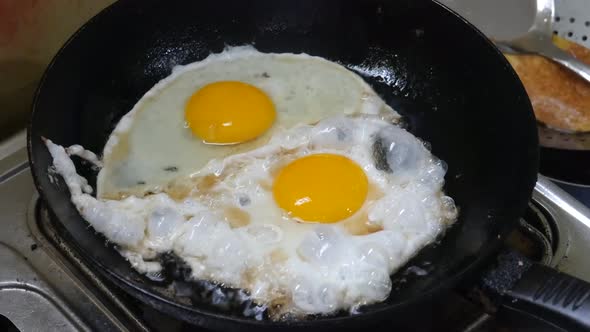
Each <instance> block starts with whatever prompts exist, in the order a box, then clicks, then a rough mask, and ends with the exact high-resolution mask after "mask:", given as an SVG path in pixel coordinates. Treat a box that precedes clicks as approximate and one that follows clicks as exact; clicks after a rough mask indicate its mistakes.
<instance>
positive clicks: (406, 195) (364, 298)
mask: <svg viewBox="0 0 590 332" xmlns="http://www.w3.org/2000/svg"><path fill="white" fill-rule="evenodd" d="M46 144H47V147H48V149H49V151H50V153H51V154H52V156H53V158H54V165H55V168H56V170H57V172H58V173H59V174H61V175H62V176H63V177H64V179H65V181H66V183H67V184H68V186H69V189H70V192H71V194H72V202H73V203H74V204H75V205H76V207H77V208H78V211H80V213H81V215H82V216H83V217H84V219H86V220H87V221H88V222H89V223H90V224H91V225H92V226H93V227H94V229H95V230H97V231H98V232H101V233H103V234H104V235H105V236H106V237H107V238H109V239H110V240H112V241H113V242H116V243H117V244H119V246H120V247H121V253H122V254H123V255H124V256H125V257H127V258H128V259H129V260H130V262H131V263H132V264H133V265H134V267H135V268H136V269H137V270H139V271H141V272H144V273H150V272H154V271H159V270H161V269H162V266H161V265H160V263H159V262H158V260H157V257H158V255H159V254H162V253H168V252H173V253H174V254H175V255H177V256H178V257H181V258H182V259H183V260H184V261H185V262H186V263H187V264H188V266H190V268H191V273H192V277H193V278H194V279H201V280H209V281H213V282H216V283H219V284H223V285H226V286H229V287H235V288H240V289H243V290H245V291H246V292H247V293H248V294H249V296H250V297H251V299H252V300H253V301H255V302H256V303H258V304H260V305H263V306H265V307H267V308H268V311H269V313H270V317H271V318H272V319H281V318H284V317H285V316H286V315H288V316H290V317H293V316H299V317H301V316H305V315H308V314H330V313H334V312H336V311H338V310H351V311H352V310H355V309H356V308H358V306H361V305H365V304H370V303H375V302H379V301H383V300H384V299H386V298H387V297H388V296H389V293H390V291H391V287H392V285H391V279H390V275H391V274H392V273H394V272H395V271H396V270H397V269H399V268H400V267H401V266H402V265H403V264H404V263H406V262H407V261H408V260H409V259H410V258H411V257H412V256H414V255H415V254H416V253H417V252H418V251H419V250H420V249H421V248H423V247H424V246H425V245H427V244H429V243H431V242H432V241H434V240H435V239H436V237H437V236H439V235H440V234H442V233H443V232H444V230H445V229H446V228H447V227H448V226H449V225H451V224H452V223H453V222H454V220H455V219H456V215H457V210H456V208H455V204H454V202H453V200H452V198H450V197H448V196H446V195H445V194H444V193H443V191H442V187H443V184H444V175H445V172H446V169H445V167H444V163H443V162H441V161H440V160H438V159H437V158H436V157H434V156H433V155H432V154H431V153H430V151H429V150H428V149H426V148H425V146H424V144H423V143H422V142H421V141H420V140H419V139H417V138H416V137H414V136H413V135H412V134H411V133H409V132H407V131H406V130H404V129H402V128H400V127H399V126H397V125H395V124H392V123H391V122H390V121H387V120H384V119H382V118H381V117H380V116H378V115H339V116H330V117H326V118H324V119H322V120H321V121H319V122H318V123H316V124H299V125H295V126H293V127H291V128H289V129H284V130H280V131H273V132H272V135H271V136H270V138H269V139H268V141H267V142H266V143H265V144H264V145H262V146H259V147H256V148H253V149H250V150H248V151H244V152H241V153H235V154H232V155H228V156H225V157H220V158H214V159H211V160H209V161H208V162H207V163H206V164H205V165H204V166H203V167H201V168H200V169H198V170H196V171H194V172H193V173H192V174H191V176H189V177H185V176H179V177H177V178H176V179H172V180H170V183H169V185H168V186H167V187H166V188H167V190H168V191H167V190H163V191H162V192H161V193H155V194H151V195H146V196H144V197H136V196H129V197H126V198H123V199H120V200H108V199H96V198H94V197H92V196H91V195H89V194H88V191H89V189H88V188H87V183H86V181H85V180H84V178H82V177H80V176H79V175H78V174H77V173H76V170H75V167H74V164H73V163H72V161H71V159H70V157H69V155H68V153H67V152H66V150H65V149H64V148H63V147H61V146H59V145H56V144H54V143H52V142H51V141H49V140H47V142H46Z"/></svg>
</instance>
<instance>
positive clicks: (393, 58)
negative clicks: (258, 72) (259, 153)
mask: <svg viewBox="0 0 590 332" xmlns="http://www.w3.org/2000/svg"><path fill="white" fill-rule="evenodd" d="M243 44H253V45H254V46H255V47H256V48H257V49H258V50H260V51H262V52H293V53H299V52H305V53H308V54H312V55H317V56H322V57H324V58H326V59H329V60H332V61H336V62H339V63H341V64H343V65H346V66H364V67H371V68H378V69H380V70H381V71H380V72H381V73H383V75H381V76H373V77H371V76H364V78H365V79H366V81H367V82H368V83H369V84H371V85H372V86H373V88H374V89H375V90H376V91H377V92H378V93H379V94H380V95H381V96H382V97H383V98H384V100H385V101H386V102H387V103H389V104H390V105H391V106H392V107H393V108H394V109H396V110H398V111H399V112H400V113H401V114H402V115H403V116H404V117H405V119H406V124H407V128H408V130H410V131H411V132H413V133H414V134H415V135H417V136H418V137H420V138H422V139H424V140H425V141H428V142H430V143H431V144H432V151H433V153H434V154H435V155H437V156H438V157H440V158H441V159H443V160H445V161H446V162H447V163H448V166H449V170H448V174H447V176H446V184H445V191H446V192H447V193H448V194H449V195H450V196H452V197H453V198H454V199H455V201H456V203H457V205H458V206H459V208H460V217H459V220H458V222H457V223H456V225H454V226H453V227H452V228H451V229H450V230H449V231H448V232H447V234H446V235H445V236H444V238H443V239H442V240H441V241H440V242H439V243H437V244H435V245H432V246H429V247H427V248H425V249H424V250H422V251H421V252H420V253H419V254H418V256H417V257H415V258H414V259H413V260H412V261H411V262H410V263H409V264H410V265H418V266H423V267H425V266H428V273H427V274H426V275H425V276H422V277H416V278H410V279H409V280H407V281H406V282H405V283H402V278H401V277H400V276H399V273H398V274H396V275H394V276H392V278H393V279H394V282H395V283H396V285H400V286H399V287H396V288H395V289H394V290H393V291H392V293H391V295H390V296H389V298H388V299H387V300H385V301H384V302H382V303H378V304H373V305H369V306H365V307H363V308H361V309H360V310H359V313H357V314H355V315H350V314H347V313H338V314H335V315H333V316H329V317H311V318H310V319H306V320H299V321H288V322H272V321H269V320H265V319H263V320H261V321H259V320H255V319H252V318H247V317H244V316H243V315H241V314H240V313H236V312H235V311H231V310H222V309H220V308H216V307H212V306H210V305H208V304H207V303H205V301H204V300H203V299H202V298H200V297H199V296H198V295H194V296H193V297H191V298H190V300H192V302H191V301H189V300H187V299H186V298H184V297H182V296H180V295H179V294H178V293H175V292H174V290H172V288H171V286H170V285H166V284H161V283H156V282H154V281H152V280H149V279H147V278H146V277H144V276H142V275H140V274H138V273H137V272H136V271H134V270H133V269H132V268H131V267H130V265H129V264H128V263H127V262H126V261H125V260H124V259H123V258H122V257H121V256H120V255H119V254H118V253H117V252H116V251H115V250H114V248H113V245H105V239H104V238H103V237H102V236H101V235H100V234H96V233H95V232H94V231H93V230H92V229H91V228H90V227H89V226H88V224H87V223H86V222H85V221H84V220H83V219H82V218H81V217H80V215H79V214H78V212H77V210H76V209H75V207H74V206H73V205H72V204H71V202H70V194H69V192H68V190H67V187H66V186H65V184H64V183H63V181H58V182H57V183H51V182H50V179H49V176H48V169H49V167H50V166H51V165H52V159H51V156H50V154H49V153H48V151H47V149H46V147H45V146H44V144H43V142H42V137H43V136H44V137H47V138H50V139H52V140H53V141H54V142H56V143H58V144H61V145H71V144H82V145H83V146H85V147H86V148H88V149H90V150H93V151H97V152H99V151H102V148H103V146H104V144H105V142H106V140H107V138H108V136H109V134H110V133H111V131H112V129H113V128H114V126H115V125H116V123H117V122H118V120H119V119H120V118H121V117H122V116H123V115H124V114H125V113H126V112H127V111H128V110H130V109H131V108H132V106H133V105H134V103H135V102H137V101H138V100H139V98H140V97H141V96H142V95H143V93H145V92H146V91H147V90H148V89H149V88H150V87H152V86H153V85H154V84H155V83H156V82H158V81H159V80H160V79H162V78H164V77H166V76H167V75H169V74H170V73H171V69H172V67H173V66H175V65H178V64H186V63H190V62H194V61H198V60H200V59H203V58H204V57H206V56H207V55H209V54H210V53H212V52H220V51H222V50H223V49H224V47H225V46H227V45H243ZM326 88H327V89H329V88H330V87H326ZM28 135H29V136H28V150H29V158H30V164H31V169H32V172H33V176H34V180H35V184H36V186H37V188H38V190H39V193H40V195H41V197H42V199H43V200H44V201H45V202H46V204H47V206H48V207H49V211H50V213H51V214H52V216H53V219H54V220H56V222H57V224H59V225H60V227H62V228H63V230H64V231H65V233H66V234H67V236H69V237H70V239H71V241H72V242H73V243H74V245H75V246H76V247H77V249H79V251H80V253H81V254H82V255H83V257H84V258H85V259H86V260H88V261H89V262H90V263H91V264H93V265H94V266H95V267H96V268H97V270H98V271H100V272H101V273H102V274H104V276H105V277H107V278H108V279H109V280H111V281H112V282H113V283H115V284H116V285H117V286H118V287H120V288H122V289H123V290H124V291H126V292H127V293H129V294H131V295H132V296H134V297H136V298H138V299H139V300H141V301H143V302H145V303H147V304H149V305H151V306H153V307H154V308H156V309H158V310H160V311H163V312H165V313H168V314H170V315H172V316H174V317H176V318H179V319H182V320H184V321H187V322H190V323H192V324H196V325H199V326H203V327H207V328H213V329H219V330H229V329H245V330H261V329H262V330H275V329H277V328H283V329H295V330H296V329H312V330H324V329H327V328H328V329H342V328H354V327H359V326H363V327H366V326H368V325H367V324H369V323H371V322H377V321H381V320H383V319H388V320H401V319H402V318H403V317H404V316H405V315H407V314H408V313H412V312H415V311H416V310H417V308H420V307H421V306H423V305H427V304H428V303H431V301H432V297H433V296H440V294H442V292H443V291H444V290H446V289H449V288H451V287H453V286H454V285H456V284H457V283H458V282H459V281H461V280H465V278H467V277H469V276H471V275H472V274H473V273H474V272H475V271H478V269H479V268H480V267H481V266H482V263H484V262H486V261H487V262H489V259H488V258H490V257H491V255H492V254H495V253H497V250H498V248H499V247H500V245H501V242H502V239H503V237H504V236H505V235H506V234H507V233H508V232H509V231H511V230H512V229H513V228H514V227H515V226H516V222H517V219H518V218H519V217H520V216H521V215H522V214H523V212H524V210H525V207H526V206H527V202H528V200H529V199H530V195H531V191H532V189H533V186H534V184H535V180H536V174H537V166H538V165H537V164H538V160H537V159H538V156H537V155H538V141H537V132H536V124H535V120H534V117H533V113H532V110H531V106H530V103H529V100H528V98H527V96H526V94H525V91H524V89H523V87H522V86H521V84H520V82H519V80H518V79H517V77H516V75H515V74H514V72H513V71H512V69H511V67H510V66H509V65H508V63H507V62H506V61H505V60H504V58H503V57H502V55H501V54H500V53H499V52H498V51H497V50H496V49H495V48H494V47H493V45H492V44H491V43H490V42H489V41H488V40H487V39H486V38H485V37H483V35H482V34H481V33H479V32H478V31H477V30H475V29H474V28H473V27H472V26H470V25H469V24H468V23H466V22H465V21H464V20H463V19H461V18H460V17H458V16H457V15H456V14H454V13H452V12H451V11H449V10H447V9H446V8H445V7H443V6H442V5H440V4H438V3H436V2H431V1H416V0H405V1H401V0H400V1H382V0H370V1H340V0H325V1H316V0H300V1H290V2H287V1H274V0H259V1H254V2H250V1H242V0H225V1H218V0H216V1H215V0H203V1H181V0H173V1H163V0H162V1H158V0H143V1H139V0H123V1H119V2H117V3H115V4H114V5H112V6H111V7H109V8H107V9H105V10H104V11H103V12H101V13H100V14H99V15H97V16H96V17H94V18H93V19H92V20H91V21H89V22H88V23H87V24H86V25H85V26H83V27H82V28H81V29H80V30H79V31H78V32H77V33H76V34H75V35H74V36H73V37H72V38H71V39H70V40H69V41H68V42H67V44H66V45H65V46H64V47H63V48H62V49H61V50H60V51H59V53H58V54H57V56H56V57H55V58H54V60H53V62H52V63H51V64H50V66H49V68H48V69H47V71H46V73H45V75H44V77H43V79H42V81H41V83H40V86H39V89H38V92H37V94H36V97H35V100H34V103H33V114H32V120H31V123H30V127H29V131H28ZM187 153H190V151H187ZM78 170H79V172H80V173H81V174H82V175H84V176H86V177H87V178H88V179H89V181H90V184H92V185H94V184H95V180H96V174H95V173H94V171H93V170H92V169H91V168H90V167H87V166H85V165H83V164H79V165H78ZM520 263H521V264H518V265H517V268H515V269H512V270H510V271H512V272H510V273H508V274H509V276H511V280H510V281H511V283H507V284H506V283H505V284H502V285H508V286H510V287H496V288H500V292H502V293H503V294H504V296H505V297H506V296H508V297H511V298H519V299H521V302H523V303H528V304H531V303H532V304H533V305H532V306H531V308H528V309H523V310H527V311H529V312H530V311H532V312H533V313H536V314H542V313H545V312H558V311H561V313H562V316H563V315H565V319H562V320H560V322H565V323H564V324H574V325H569V326H583V325H584V324H586V326H590V323H589V322H588V319H589V318H588V317H590V315H588V314H587V313H588V309H589V304H588V303H587V302H584V300H586V299H585V298H583V299H582V302H580V303H581V304H579V305H578V307H577V311H575V310H574V309H572V307H571V306H569V307H568V306H566V305H563V301H561V302H560V301H557V300H559V299H558V298H557V297H553V295H554V294H553V293H549V295H551V296H550V297H548V298H549V300H550V301H549V302H548V303H545V302H542V301H540V300H537V298H536V297H535V296H536V295H535V294H536V293H535V291H536V290H537V288H536V286H538V285H544V283H543V282H544V281H545V279H546V278H547V277H548V276H551V277H553V278H554V279H551V280H567V281H568V282H569V281H571V280H574V279H573V278H571V277H566V276H562V275H557V273H556V272H555V271H552V270H547V269H544V268H542V267H538V266H534V265H533V266H529V264H524V265H525V266H524V267H522V268H520V269H519V268H518V266H522V265H523V264H522V262H520ZM504 265H506V264H504ZM556 276H557V277H556ZM519 278H520V281H519ZM555 278H557V279H555ZM523 280H524V281H523ZM572 282H573V281H572ZM576 282H577V284H576V285H582V286H584V285H583V284H582V283H581V282H579V281H576ZM512 286H513V287H512ZM582 286H580V287H582ZM527 287H528V288H527ZM531 287H532V288H531ZM576 287H577V286H576ZM492 288H494V287H492ZM531 289H532V290H531ZM550 289H553V290H554V288H550ZM585 289H586V288H575V290H576V291H578V292H577V293H576V294H578V293H579V292H580V291H584V290H585ZM564 292H565V291H564ZM558 293H559V292H558ZM570 293H571V292H570ZM541 294H545V293H543V292H541ZM559 294H565V295H568V294H569V293H567V292H566V293H563V292H561V293H559ZM559 294H558V295H559ZM542 299H543V298H542ZM542 299H541V300H542ZM554 299H555V301H553V302H552V300H554ZM580 308H581V309H580ZM543 310H544V311H543ZM556 321H557V320H556ZM575 324H577V325H575Z"/></svg>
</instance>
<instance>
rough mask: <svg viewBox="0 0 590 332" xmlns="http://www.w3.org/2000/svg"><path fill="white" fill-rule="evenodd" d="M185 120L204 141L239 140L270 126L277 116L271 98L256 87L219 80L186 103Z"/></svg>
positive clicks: (200, 90)
mask: <svg viewBox="0 0 590 332" xmlns="http://www.w3.org/2000/svg"><path fill="white" fill-rule="evenodd" d="M184 117H185V120H186V122H187V124H188V126H189V128H190V129H191V131H192V132H193V134H194V135H196V136H197V137H199V138H201V139H202V140H203V141H204V142H205V143H211V144H236V143H241V142H245V141H249V140H251V139H254V138H256V137H258V136H260V135H262V134H263V133H264V132H265V131H266V130H268V129H269V128H270V127H271V126H272V124H273V122H274V120H275V117H276V112H275V107H274V105H273V102H272V101H271V100H270V98H269V97H268V96H267V95H266V94H265V93H264V92H262V91H261V90H260V89H258V88H257V87H255V86H253V85H250V84H246V83H243V82H237V81H220V82H215V83H211V84H207V85H206V86H204V87H202V88H201V89H199V90H198V91H197V92H195V93H194V94H193V95H192V96H191V97H190V99H189V101H188V102H187V104H186V107H185V112H184Z"/></svg>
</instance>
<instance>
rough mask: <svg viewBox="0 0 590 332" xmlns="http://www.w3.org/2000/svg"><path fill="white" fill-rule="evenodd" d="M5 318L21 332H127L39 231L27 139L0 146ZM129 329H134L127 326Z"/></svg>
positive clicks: (0, 310) (0, 278)
mask: <svg viewBox="0 0 590 332" xmlns="http://www.w3.org/2000/svg"><path fill="white" fill-rule="evenodd" d="M19 145H20V149H16V151H15V152H12V153H11V154H9V155H4V156H0V222H1V223H2V232H0V266H2V269H0V314H1V315H3V316H5V317H7V318H8V319H9V320H10V321H12V322H13V323H14V325H15V326H16V327H17V328H19V329H20V330H21V331H91V330H100V331H127V330H128V329H127V327H126V325H128V324H127V323H123V322H122V321H121V319H120V316H121V315H120V314H119V313H117V315H116V316H115V314H114V313H113V312H112V311H111V308H110V307H109V308H107V306H106V305H105V301H104V300H102V299H100V296H102V295H100V294H101V292H100V291H98V290H96V289H95V288H96V287H95V286H93V285H92V284H91V283H90V282H89V281H88V278H87V277H85V276H84V275H83V274H81V273H80V271H79V270H78V269H77V268H74V267H73V266H72V265H71V264H70V263H69V262H68V259H67V258H66V257H63V256H60V255H59V252H58V251H57V250H56V248H55V247H53V245H52V244H51V243H50V242H49V241H48V239H47V238H46V237H45V235H44V234H43V233H42V232H41V231H40V230H39V227H38V224H37V222H38V220H37V218H36V217H35V214H34V213H33V212H32V211H33V210H34V208H35V205H36V203H37V196H36V191H35V189H34V186H33V183H32V178H31V175H30V173H29V170H28V167H27V165H28V164H27V156H26V150H25V149H24V139H22V137H21V138H19V139H16V140H12V141H10V142H8V143H5V144H2V145H0V151H14V150H15V148H16V147H18V146H19ZM128 326H130V325H128Z"/></svg>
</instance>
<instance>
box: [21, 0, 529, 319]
mask: <svg viewBox="0 0 590 332" xmlns="http://www.w3.org/2000/svg"><path fill="white" fill-rule="evenodd" d="M430 1H431V2H433V3H435V4H436V5H438V6H440V7H442V8H443V9H444V11H445V12H447V13H448V14H450V15H453V16H454V17H455V19H458V20H460V21H462V22H463V24H466V25H467V26H468V27H469V28H470V30H472V31H473V32H475V33H476V34H477V35H478V36H479V38H480V39H481V38H483V40H485V42H486V44H487V45H488V46H490V47H492V48H493V49H494V52H495V53H496V54H497V55H498V56H500V57H502V61H503V65H504V66H505V67H508V68H510V72H511V75H512V76H513V78H515V81H517V82H518V85H519V88H520V89H521V92H524V91H525V90H524V86H522V83H521V82H520V80H519V79H518V76H517V75H516V73H515V72H514V70H512V67H511V66H510V65H509V63H508V61H507V60H506V59H505V58H504V57H503V56H502V53H501V52H500V51H499V50H498V49H497V48H496V47H495V46H494V44H493V43H492V42H491V41H490V40H489V39H488V38H487V37H485V36H484V35H483V33H482V32H481V31H479V30H477V29H476V28H475V27H474V26H473V25H472V24H470V23H469V22H467V21H466V20H465V19H464V18H463V17H461V16H459V15H458V14H457V13H456V12H454V11H452V10H451V9H449V8H448V7H447V6H445V5H443V4H441V3H440V2H438V1H437V0H430ZM130 2H132V0H121V1H117V2H115V3H113V4H111V5H109V6H107V7H106V8H104V9H103V10H102V11H100V12H99V13H98V14H96V15H95V16H94V17H92V18H91V19H90V20H89V21H87V22H86V23H85V24H84V25H82V26H81V27H80V28H79V29H78V30H77V31H76V32H75V33H74V34H73V35H72V36H71V37H70V38H69V39H68V40H67V41H66V42H65V43H64V45H63V46H62V47H61V48H60V49H59V51H58V52H57V53H56V55H55V56H54V57H53V59H52V60H51V62H50V63H49V65H48V66H47V68H46V69H45V71H44V73H43V76H42V78H41V80H40V82H39V85H38V87H37V89H36V91H35V94H34V98H33V102H32V105H31V109H32V111H31V115H30V118H29V122H28V125H27V138H26V141H27V154H28V158H29V164H30V167H31V174H32V177H33V181H34V184H35V187H36V189H37V191H38V192H39V196H40V197H41V199H42V200H43V201H44V202H45V205H46V207H47V208H48V209H49V211H50V213H51V214H52V215H54V216H55V217H56V218H57V214H56V211H55V209H54V207H53V206H52V205H51V204H49V199H48V197H47V193H46V192H45V190H44V188H43V187H42V186H41V184H40V180H39V179H40V177H41V176H44V174H42V173H40V172H38V170H37V168H36V167H35V158H34V153H33V144H35V143H34V142H33V140H34V138H35V137H34V136H35V135H34V133H33V127H34V123H33V122H34V121H33V120H34V118H35V113H36V111H37V104H38V101H39V96H40V94H41V91H42V89H43V86H44V85H45V83H46V80H47V77H48V76H49V75H50V73H51V71H52V68H53V66H54V65H55V63H56V61H57V60H58V58H59V57H60V55H61V54H62V53H63V52H65V50H66V49H67V47H68V45H70V44H71V43H72V42H73V41H74V40H75V39H76V38H77V37H78V36H79V35H80V34H81V33H83V32H84V30H85V29H86V28H87V27H88V26H90V25H92V24H94V23H95V22H96V21H97V20H99V19H100V17H102V16H105V15H107V14H108V13H109V12H111V11H113V10H116V8H118V7H119V6H124V4H126V3H130ZM529 111H530V113H531V114H532V107H530V102H529ZM534 128H535V129H536V126H534ZM535 137H536V136H535ZM536 149H537V153H536V155H537V156H536V160H534V161H533V163H534V168H535V169H536V170H538V160H539V157H538V151H539V146H538V140H537V147H536ZM536 177H537V172H534V174H531V177H530V179H528V180H529V181H528V182H529V183H531V185H530V188H527V192H529V196H530V195H531V194H532V191H533V188H534V183H535V182H536ZM70 203H71V202H70ZM525 209H526V206H523V207H522V208H520V209H519V210H520V214H523V213H524V211H525ZM57 219H58V220H57V221H58V222H60V223H61V221H60V220H59V218H57ZM79 219H80V220H82V221H84V222H86V221H85V220H84V219H83V218H82V217H81V216H79ZM502 230H503V232H504V233H503V234H499V235H500V236H501V237H502V238H504V237H505V235H506V234H507V233H508V231H509V230H508V229H507V227H505V228H503V229H502ZM73 243H74V244H75V246H76V247H77V249H78V250H79V252H80V253H81V254H82V255H83V257H84V258H85V259H87V260H88V261H89V262H91V263H92V264H93V265H95V266H98V267H103V268H102V269H99V270H100V272H101V274H105V275H108V277H109V279H111V278H113V279H115V280H117V281H118V282H120V283H122V284H124V285H125V286H127V287H130V288H132V289H133V290H134V292H140V293H142V294H144V295H146V296H148V297H150V298H152V299H154V300H157V301H163V302H165V303H166V304H167V305H171V306H173V307H175V308H180V309H182V310H187V311H190V312H191V313H192V314H198V315H201V316H203V318H207V319H213V320H217V321H220V323H226V322H227V321H230V322H231V323H235V324H246V325H252V326H264V327H271V328H279V327H306V326H310V325H314V326H317V325H320V324H321V325H323V324H326V325H327V324H333V323H335V322H343V321H344V322H350V321H352V320H362V318H367V319H368V318H370V317H374V316H378V315H383V314H385V313H387V312H391V311H395V310H398V309H400V308H403V307H410V306H412V305H414V304H416V303H418V302H421V301H423V300H424V298H427V297H430V296H434V295H435V294H436V293H439V292H441V291H443V290H445V289H450V288H452V287H453V286H454V285H455V284H456V283H457V282H458V281H459V280H461V279H463V278H464V276H465V275H466V274H469V272H470V271H473V270H474V269H475V268H476V267H477V266H480V265H481V264H482V263H483V262H484V261H486V260H487V259H488V258H489V256H490V254H491V253H493V252H495V251H496V249H494V248H496V247H498V246H499V245H500V244H501V241H500V239H498V240H497V241H495V243H493V244H490V247H489V250H488V251H489V253H484V254H481V255H479V256H478V257H476V258H475V259H473V260H472V261H471V262H469V263H467V264H464V265H463V266H462V267H461V269H458V271H456V272H455V273H454V274H453V275H452V276H449V277H448V278H446V279H445V280H443V281H441V282H440V283H439V284H438V285H436V286H434V287H433V288H431V289H429V290H427V291H425V292H422V293H420V294H418V295H416V296H413V297H412V298H411V299H409V300H406V301H404V302H400V303H393V304H387V306H384V307H379V308H374V309H372V310H371V311H370V312H366V313H362V314H360V315H348V316H326V317H322V318H319V319H317V320H316V319H314V320H297V321H272V320H263V321H256V320H254V319H249V318H245V317H235V316H230V315H226V314H223V313H218V312H215V311H213V310H211V311H210V310H202V309H200V308H195V307H191V306H189V305H183V304H181V303H178V302H175V301H173V300H170V299H168V298H165V297H163V296H160V295H159V294H158V293H157V292H153V291H148V290H146V289H144V288H142V287H141V285H140V284H137V283H136V282H135V281H131V280H128V279H126V278H125V277H124V276H122V275H120V274H117V273H115V272H114V271H112V270H111V269H109V268H108V266H105V265H104V264H103V263H102V262H100V261H99V260H96V259H94V258H92V255H91V254H90V253H88V252H87V251H86V250H84V249H83V248H81V246H80V245H79V244H78V243H77V241H76V240H75V239H74V241H73ZM117 254H118V253H117ZM103 270H104V271H103ZM134 271H135V270H134ZM135 273H137V274H138V275H141V274H140V273H139V272H137V271H135ZM111 281H113V280H112V279H111ZM116 286H118V287H120V286H119V285H116ZM126 292H127V293H131V294H132V295H133V296H134V297H136V298H137V296H136V295H135V294H133V293H134V292H130V291H129V290H126ZM142 301H143V300H142ZM203 326H206V325H203Z"/></svg>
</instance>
